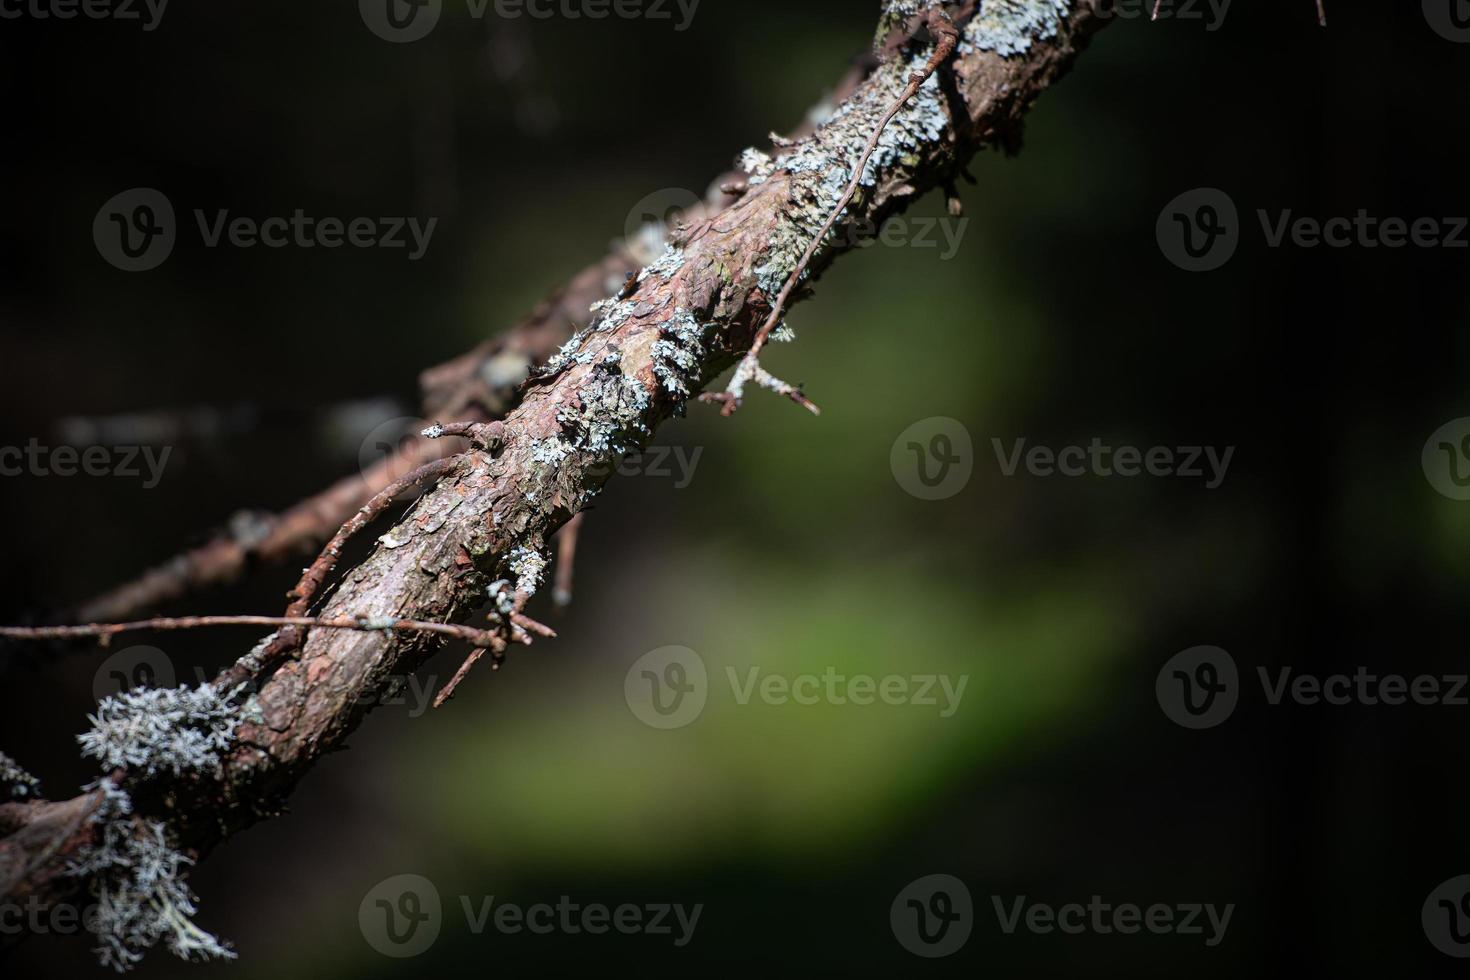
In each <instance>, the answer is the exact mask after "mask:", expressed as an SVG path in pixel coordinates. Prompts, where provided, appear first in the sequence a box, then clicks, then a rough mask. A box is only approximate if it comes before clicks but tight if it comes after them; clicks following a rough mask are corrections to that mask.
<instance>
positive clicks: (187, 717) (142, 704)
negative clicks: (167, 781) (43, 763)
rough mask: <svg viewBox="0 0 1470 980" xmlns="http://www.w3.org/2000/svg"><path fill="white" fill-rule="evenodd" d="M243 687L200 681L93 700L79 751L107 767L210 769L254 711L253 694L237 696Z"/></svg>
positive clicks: (176, 771) (153, 771) (151, 771)
mask: <svg viewBox="0 0 1470 980" xmlns="http://www.w3.org/2000/svg"><path fill="white" fill-rule="evenodd" d="M242 690H244V685H243V684H242V685H240V686H239V687H236V688H235V689H233V690H231V691H228V692H221V691H220V690H219V689H217V688H216V687H215V686H214V685H213V684H209V683H205V684H200V685H199V686H198V687H196V688H189V687H174V688H142V689H137V690H131V691H123V692H122V693H121V694H115V695H112V696H111V697H106V698H103V699H102V700H101V701H100V702H99V703H98V705H97V713H96V714H95V715H92V716H91V717H90V718H89V719H88V720H89V721H91V722H92V728H91V730H90V731H86V732H83V733H82V734H81V735H78V736H77V741H78V742H79V743H80V744H81V746H82V754H83V755H85V756H88V757H90V758H94V759H96V760H98V761H99V762H100V763H101V764H102V765H103V767H104V768H107V769H114V768H118V767H126V768H128V769H131V770H133V771H135V772H137V773H140V774H142V775H144V776H154V775H157V774H158V773H161V772H167V773H170V774H172V775H175V776H179V775H183V774H184V773H187V772H210V773H212V772H215V771H216V770H218V768H219V763H220V757H221V754H222V753H223V752H225V751H226V750H227V749H229V747H230V746H231V745H232V744H233V743H234V740H235V729H236V728H237V727H238V726H239V724H240V722H241V721H243V720H246V719H247V718H249V719H252V720H253V719H256V718H258V716H259V708H258V707H257V705H256V704H255V696H254V695H253V694H252V695H250V697H249V698H247V699H246V700H245V701H244V702H243V703H242V702H240V701H238V700H237V696H238V695H239V694H240V693H241V691H242Z"/></svg>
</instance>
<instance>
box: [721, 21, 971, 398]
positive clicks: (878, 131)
mask: <svg viewBox="0 0 1470 980" xmlns="http://www.w3.org/2000/svg"><path fill="white" fill-rule="evenodd" d="M923 18H924V25H925V26H926V27H928V28H929V33H930V34H932V35H933V36H934V41H935V46H934V54H933V55H932V56H931V57H930V58H929V61H928V62H927V63H925V65H924V67H923V68H921V69H920V70H919V71H916V72H914V73H913V74H911V75H910V76H909V81H908V84H907V85H905V86H904V88H903V91H902V92H901V93H900V94H899V96H898V98H896V99H894V100H893V104H892V105H891V106H889V107H888V110H887V111H886V112H884V113H883V117H882V118H881V119H880V120H879V121H878V125H877V126H875V127H874V128H873V135H872V136H870V137H869V138H868V143H867V146H865V147H864V148H863V152H862V155H861V156H860V157H859V158H858V162H857V166H856V167H854V168H853V172H852V180H851V181H849V182H848V185H847V190H846V191H844V192H843V194H842V197H841V198H840V199H839V200H838V201H837V205H836V206H835V207H834V208H833V209H832V212H831V213H830V214H828V215H827V220H826V222H825V223H824V224H823V225H822V229H821V230H820V231H818V232H817V234H816V236H815V237H813V238H812V241H811V244H809V245H808V246H807V247H806V252H805V253H803V255H802V257H801V261H799V262H797V263H796V268H795V269H794V270H792V273H791V276H790V277H789V278H788V279H787V280H786V285H785V286H783V287H782V289H781V292H780V293H779V294H778V295H777V296H776V302H775V303H774V304H772V306H771V312H770V315H769V316H767V317H766V320H765V322H764V323H762V324H761V327H760V329H759V330H758V331H756V335H755V340H754V341H753V342H752V343H751V345H750V350H749V351H747V352H746V354H745V356H744V358H742V359H741V362H740V364H739V366H737V367H736V368H735V375H734V377H732V378H731V380H730V384H729V386H728V387H727V388H726V389H725V390H724V391H722V392H707V393H705V394H703V395H700V400H701V401H705V402H711V403H715V404H719V405H720V406H721V408H720V414H721V415H723V416H725V417H726V418H728V417H729V416H731V415H734V414H735V412H736V410H738V409H739V408H740V402H741V399H742V398H743V397H744V390H745V385H746V383H747V382H750V381H755V382H756V383H757V384H759V385H760V386H761V387H763V388H768V389H770V390H772V391H775V392H776V393H777V394H780V395H785V396H786V397H787V398H790V399H791V400H792V401H794V402H796V403H797V404H798V405H800V406H802V407H803V408H805V409H806V410H807V411H809V412H811V413H812V414H813V415H820V414H822V413H821V410H820V409H818V408H817V406H816V405H814V404H812V403H811V401H810V400H809V399H808V398H807V397H806V395H805V394H803V393H802V391H801V389H800V388H799V387H797V386H795V385H790V384H787V383H786V382H784V381H782V380H780V379H779V378H777V377H775V376H774V375H772V374H771V373H770V372H768V371H766V369H765V368H763V367H761V364H760V352H761V349H762V348H763V347H765V346H766V341H767V340H769V339H770V336H771V331H773V330H775V329H776V326H777V324H779V323H780V322H781V317H782V316H784V315H785V313H786V304H787V303H788V302H790V300H791V294H792V292H793V291H794V290H795V289H796V285H797V283H799V282H801V277H802V276H803V275H805V274H806V271H807V267H808V266H810V265H811V262H812V259H813V258H815V257H816V254H817V249H819V248H821V247H822V242H824V241H826V240H827V234H828V233H829V232H831V230H832V227H833V226H834V225H836V224H837V220H838V219H839V218H840V217H842V212H843V211H845V210H847V206H848V205H849V204H851V203H852V199H853V198H854V197H856V196H857V191H858V188H859V187H860V186H861V185H862V181H863V173H864V171H866V170H867V169H868V161H869V160H871V159H872V158H873V154H874V153H875V152H876V151H877V149H878V141H879V140H880V139H882V138H883V131H884V130H885V129H887V128H888V124H889V123H890V122H892V121H893V117H894V116H896V115H898V114H899V112H900V111H902V109H903V107H904V106H906V105H908V102H909V100H910V99H912V98H913V97H914V96H915V95H917V94H918V93H919V89H920V88H922V87H923V85H924V83H925V82H927V81H928V80H929V79H930V78H931V77H932V76H933V74H934V73H935V72H936V71H938V70H939V66H940V65H942V64H944V62H945V61H947V60H949V56H950V55H952V54H954V51H955V48H956V47H958V46H959V43H960V31H959V28H958V27H956V26H955V24H954V21H953V20H951V19H950V16H949V14H947V13H945V12H944V9H943V8H941V7H938V6H934V7H930V8H928V9H927V10H925V11H924V14H923Z"/></svg>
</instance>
